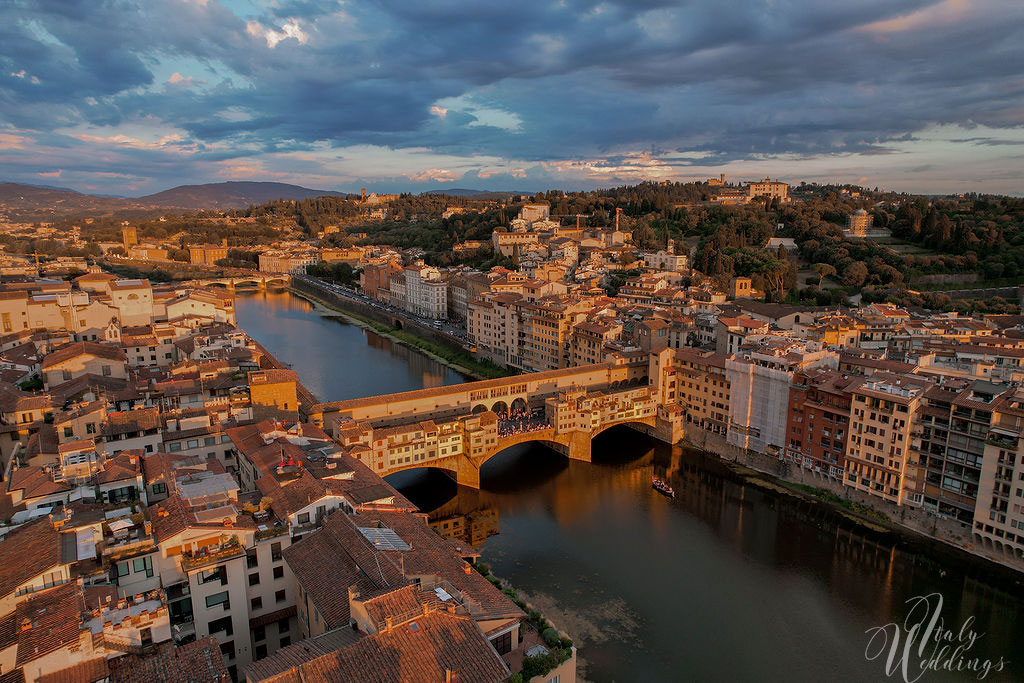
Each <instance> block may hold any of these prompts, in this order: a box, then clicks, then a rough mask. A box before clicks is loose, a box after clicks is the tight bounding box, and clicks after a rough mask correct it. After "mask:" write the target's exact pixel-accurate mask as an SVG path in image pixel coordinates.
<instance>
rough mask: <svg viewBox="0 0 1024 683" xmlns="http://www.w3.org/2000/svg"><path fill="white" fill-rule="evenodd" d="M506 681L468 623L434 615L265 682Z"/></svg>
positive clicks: (503, 671)
mask: <svg viewBox="0 0 1024 683" xmlns="http://www.w3.org/2000/svg"><path fill="white" fill-rule="evenodd" d="M453 674H454V676H453ZM508 675H509V670H508V667H507V666H506V665H505V663H504V662H503V661H502V659H501V657H499V656H498V653H497V652H496V651H495V650H494V648H493V647H491V644H490V643H489V642H488V641H487V638H486V637H485V636H484V634H483V633H482V632H481V631H480V629H479V628H478V627H477V625H476V624H475V623H474V622H473V621H472V620H471V619H468V618H466V617H460V616H456V615H454V614H448V613H447V612H434V613H432V614H428V615H425V616H423V617H420V618H418V619H415V620H413V621H409V622H406V623H404V624H402V625H401V626H398V627H396V628H393V629H391V630H389V631H383V632H380V633H377V634H374V635H371V636H367V637H365V638H363V639H362V640H360V641H359V642H357V643H354V644H353V645H349V646H348V647H346V648H343V649H341V650H338V651H337V652H333V653H331V654H327V655H322V656H320V657H317V658H316V659H313V660H311V661H309V662H306V663H304V664H302V665H300V666H298V667H296V668H295V669H292V670H290V671H288V672H286V673H283V674H280V675H278V676H275V677H274V678H272V679H266V680H273V681H275V682H276V681H310V680H317V681H353V682H355V681H360V682H362V681H367V682H369V681H375V682H376V681H380V682H382V683H383V682H385V681H417V683H444V682H445V681H450V680H458V681H459V682H460V683H497V682H498V681H502V680H504V679H505V678H507V677H508Z"/></svg>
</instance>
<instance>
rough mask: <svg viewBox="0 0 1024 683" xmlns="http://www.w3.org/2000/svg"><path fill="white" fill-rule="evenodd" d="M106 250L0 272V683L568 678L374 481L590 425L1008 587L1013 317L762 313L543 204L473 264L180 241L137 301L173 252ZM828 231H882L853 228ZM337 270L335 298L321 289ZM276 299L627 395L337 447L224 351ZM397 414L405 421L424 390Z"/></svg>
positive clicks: (501, 412) (461, 248) (1019, 521)
mask: <svg viewBox="0 0 1024 683" xmlns="http://www.w3.org/2000/svg"><path fill="white" fill-rule="evenodd" d="M709 184H710V185H712V186H714V187H717V188H719V190H720V191H719V192H718V194H716V195H715V197H716V198H715V200H713V202H712V203H726V204H729V203H744V202H749V201H751V200H753V199H757V198H760V199H761V200H765V199H767V200H768V201H771V202H778V203H789V202H792V201H794V200H793V198H792V197H791V196H790V195H789V192H788V186H787V185H786V183H782V182H779V181H777V180H776V181H773V180H770V179H768V178H766V179H764V180H763V181H758V182H753V183H749V184H747V185H746V186H744V187H741V186H739V185H729V184H726V183H725V178H724V177H722V178H721V179H712V181H710V183H709ZM393 200H394V197H388V196H385V195H380V196H378V195H373V194H371V195H369V196H364V197H363V198H362V199H361V202H362V204H363V205H364V206H363V208H364V209H365V210H366V212H367V213H366V214H365V215H364V217H369V218H372V219H374V220H384V219H386V218H387V217H388V208H389V202H391V201H393ZM469 210H470V209H466V208H464V207H452V209H451V211H450V213H449V217H451V216H459V215H463V214H464V213H465V212H467V211H469ZM563 219H564V220H563ZM122 228H123V229H122V230H121V233H122V242H121V243H111V244H108V245H105V246H104V245H101V246H103V248H104V249H105V250H107V251H110V250H115V249H116V250H117V251H118V254H116V255H111V256H109V258H108V261H107V263H106V265H107V266H108V268H107V269H106V270H104V269H103V268H100V267H98V266H96V265H95V264H94V263H92V262H91V261H92V259H88V260H87V259H85V258H78V257H76V258H74V259H70V258H69V259H68V260H66V261H62V260H60V259H44V261H43V262H40V261H39V260H38V258H37V257H35V256H33V255H27V254H22V255H15V254H7V255H5V256H4V257H3V262H2V264H0V275H2V281H0V335H2V336H0V459H2V466H3V468H2V473H3V482H2V483H3V496H2V497H0V508H2V509H0V519H2V520H3V526H2V527H0V534H2V540H0V584H2V586H3V589H2V590H0V600H2V601H3V605H2V607H0V612H2V613H3V614H2V616H0V623H2V624H3V627H2V628H0V634H2V639H0V640H2V643H0V675H2V677H3V679H4V680H7V677H8V676H9V675H10V676H14V677H16V678H17V680H26V681H44V680H45V681H56V680H82V681H98V680H110V681H137V680H147V675H150V674H148V673H147V672H153V671H161V672H163V674H164V675H165V676H169V677H170V678H172V679H177V680H215V681H228V680H233V681H238V680H247V681H253V682H255V681H300V680H310V678H309V677H313V679H315V677H316V676H324V677H326V678H328V679H333V680H366V679H367V677H368V675H369V674H368V672H369V671H372V672H373V676H374V677H375V680H399V679H405V680H411V678H410V673H409V672H416V676H415V678H416V679H418V680H425V681H428V680H429V681H455V680H458V681H462V682H464V683H465V682H468V681H504V680H519V681H525V680H530V681H535V682H539V681H546V682H550V681H558V683H567V682H569V681H574V680H576V652H575V649H574V647H573V646H572V644H571V642H570V641H569V640H568V635H570V634H563V633H558V632H555V629H553V628H551V629H539V628H537V624H536V623H535V622H536V619H535V618H534V617H533V616H531V614H530V613H529V610H527V609H524V606H523V605H522V604H519V603H518V602H517V601H515V600H513V599H512V598H511V597H510V596H509V594H508V593H507V592H503V590H502V588H503V586H502V584H501V583H500V581H498V580H497V579H494V577H488V576H485V575H484V573H482V572H481V571H478V570H477V568H476V566H475V565H476V560H477V559H478V558H479V552H478V550H477V549H475V548H474V546H473V545H471V544H469V543H465V542H463V541H460V540H458V539H453V538H445V537H442V536H441V535H439V534H438V533H437V530H436V529H435V528H433V527H432V526H431V525H428V523H427V520H426V515H424V514H422V513H420V512H419V511H418V510H417V508H416V506H415V505H413V504H412V503H411V502H410V501H409V500H407V499H406V498H405V497H403V495H401V494H400V493H399V492H398V491H397V490H395V489H394V488H392V487H391V486H390V485H389V484H388V483H387V482H386V481H385V480H384V479H383V475H384V474H386V473H387V472H389V471H391V470H390V469H389V468H392V467H393V466H395V465H396V463H398V464H401V463H402V462H403V459H404V462H406V463H407V462H408V461H409V459H410V457H414V458H416V461H417V462H419V461H420V460H423V461H426V460H429V459H431V458H438V457H442V456H444V457H455V456H457V455H458V456H463V455H464V456H466V457H469V455H470V454H471V453H475V452H476V451H473V450H472V449H486V448H488V447H491V446H494V445H495V444H498V443H499V442H500V441H501V440H502V439H508V438H512V437H515V436H516V435H517V434H519V433H521V432H524V431H528V430H533V429H551V430H554V431H555V432H557V430H559V429H562V428H566V425H570V426H571V425H576V424H582V423H583V422H588V421H589V420H590V416H591V415H593V416H594V417H593V419H594V424H597V421H598V420H599V419H607V420H614V419H619V418H621V416H622V415H624V414H626V412H628V411H634V412H635V413H636V415H635V416H637V417H643V418H644V419H648V420H649V421H650V422H651V424H652V425H658V426H659V427H658V428H660V425H662V424H668V425H670V426H671V427H672V429H671V430H670V431H669V433H671V434H676V433H682V434H683V435H684V437H683V438H685V439H686V440H688V441H690V442H692V443H698V444H700V445H701V447H703V448H705V449H707V450H708V451H710V452H712V453H716V454H718V455H721V456H723V457H727V458H729V459H733V460H735V459H741V458H745V459H746V461H748V462H750V463H752V464H754V465H757V466H759V467H764V466H766V465H765V464H766V463H775V464H785V467H782V468H779V469H778V470H777V471H778V472H779V473H780V476H782V477H784V478H790V479H792V480H794V481H798V482H800V483H804V484H807V483H809V482H810V483H813V484H814V485H815V486H817V487H822V488H826V489H828V490H831V491H834V492H837V494H839V495H842V496H845V497H847V498H849V499H852V500H856V501H858V502H859V503H860V504H863V505H866V506H871V507H873V508H876V509H878V510H880V511H882V512H884V513H886V514H887V515H889V517H890V518H892V519H900V520H903V523H905V524H907V525H908V526H911V527H912V528H915V529H917V530H925V529H927V532H928V533H930V534H934V535H936V536H937V537H939V538H940V539H941V540H944V541H946V542H949V543H953V544H955V545H957V546H958V547H960V548H963V549H965V550H967V551H970V552H973V553H976V554H978V555H981V556H983V557H985V558H988V559H990V560H993V561H996V562H1000V563H1003V564H1006V565H1009V566H1011V567H1014V568H1017V569H1021V568H1024V367H1022V359H1024V315H1020V314H1019V312H1018V313H1017V314H998V315H979V316H976V317H968V316H962V315H957V314H956V313H934V312H929V311H925V310H923V309H914V308H913V307H900V306H897V305H894V304H891V303H861V302H854V301H848V302H846V303H844V304H839V305H829V306H804V305H796V304H786V303H778V302H772V301H765V299H766V298H771V297H770V295H771V292H770V291H764V290H763V289H759V288H758V287H756V286H755V283H754V282H753V281H752V279H751V278H749V277H739V276H737V277H732V278H730V279H729V280H728V281H726V282H723V281H721V280H720V279H715V278H712V277H707V276H705V275H703V274H702V273H700V272H698V271H697V270H696V269H695V267H694V255H695V251H694V245H693V244H686V243H682V242H679V241H676V240H674V239H671V238H667V233H666V240H665V242H664V244H663V245H661V246H660V247H659V248H656V249H650V248H648V249H640V248H639V247H637V246H636V244H635V243H634V236H633V233H632V232H631V230H630V229H627V227H626V226H625V225H624V224H623V223H622V221H621V217H620V214H619V212H615V213H614V214H613V215H612V216H610V217H609V224H608V225H606V226H601V227H594V226H588V225H583V224H581V221H580V219H579V217H577V218H576V220H575V222H574V221H573V220H572V219H571V218H568V217H553V216H552V214H551V206H550V204H549V203H540V202H539V203H526V204H523V205H521V207H520V208H519V210H518V212H517V214H516V215H515V217H510V219H509V220H508V221H507V225H504V226H503V227H501V228H499V229H496V230H494V231H493V233H492V235H491V239H490V241H485V240H476V241H472V242H469V241H467V242H465V243H460V244H459V245H457V246H456V248H455V252H456V253H458V254H465V255H472V254H475V253H478V252H481V251H487V250H490V251H491V252H492V253H493V254H494V255H495V256H498V255H500V256H501V257H503V258H504V259H505V262H504V265H496V266H494V267H491V268H483V269H482V268H477V267H474V266H472V265H469V264H467V263H461V264H456V265H431V264H430V263H429V260H430V259H429V254H427V253H425V250H423V249H419V248H407V249H400V248H398V247H395V246H389V245H386V244H363V243H361V242H363V241H365V240H352V241H351V243H349V244H345V245H343V246H338V245H336V244H329V243H327V242H326V241H325V240H326V238H327V237H328V236H329V235H331V234H334V233H336V232H337V230H327V229H325V230H324V231H322V232H321V233H320V234H319V235H316V236H313V237H310V238H307V239H300V238H298V237H294V236H293V238H291V239H287V240H280V241H277V242H275V243H274V244H270V245H265V246H264V247H261V248H260V251H259V254H258V260H257V261H255V262H253V265H254V266H255V267H253V268H249V269H243V268H228V267H225V266H223V263H224V261H225V260H226V259H228V260H230V258H229V247H228V245H227V243H226V242H223V243H221V244H193V245H190V246H189V247H188V249H187V255H185V256H184V258H187V261H188V265H189V266H191V267H193V268H194V269H195V271H194V272H193V276H194V277H193V278H192V279H190V280H183V281H178V282H174V281H172V282H165V283H160V282H156V281H150V280H149V279H144V278H127V277H123V276H120V275H115V274H111V273H110V272H109V270H110V268H109V266H110V264H111V263H113V264H120V263H130V262H135V261H148V262H154V263H159V262H162V261H164V260H168V255H169V254H170V253H171V252H172V251H173V250H175V249H180V248H181V245H180V243H178V244H177V245H175V243H173V242H172V241H168V242H166V243H164V242H161V241H159V240H150V241H147V240H140V237H139V234H138V232H137V231H136V230H134V229H133V226H132V225H124V226H122ZM845 229H846V231H847V232H848V233H849V234H850V235H851V236H855V237H858V238H861V239H870V238H871V237H872V236H873V235H875V234H876V233H875V232H873V231H875V230H876V229H875V228H874V227H873V226H872V223H871V220H870V216H869V215H868V214H867V213H866V212H864V213H851V215H849V216H848V220H847V225H846V228H845ZM72 239H78V238H77V237H74V238H72ZM778 248H779V249H781V250H782V252H785V249H786V242H785V241H784V240H783V241H780V242H779V244H778ZM336 263H344V264H348V266H350V267H351V273H352V279H351V281H350V282H349V283H345V284H339V283H338V282H336V281H334V280H330V279H326V278H323V277H320V276H317V275H315V274H314V273H316V272H317V271H316V267H318V266H322V265H323V264H336ZM79 271H82V272H84V274H80V275H77V276H75V277H70V276H67V277H62V273H73V272H79ZM823 277H824V276H823V275H821V276H819V278H818V280H819V282H820V281H821V279H822V278H823ZM287 284H291V285H292V286H294V287H296V291H297V292H299V293H300V294H302V295H304V296H312V297H314V298H316V299H317V300H319V301H321V302H326V303H328V304H333V305H338V306H339V307H341V308H342V309H345V308H346V307H351V310H352V311H354V312H356V313H359V312H361V311H362V312H365V311H370V312H371V313H372V312H376V313H375V314H376V315H379V316H382V317H386V318H387V319H389V320H392V321H406V322H407V323H411V325H410V327H409V329H413V330H415V329H422V330H426V331H428V332H429V333H430V336H431V341H432V342H433V343H443V344H447V345H449V346H451V347H453V348H457V349H459V350H463V351H465V352H467V353H470V354H472V356H473V358H475V359H476V360H478V361H480V362H481V363H486V364H487V365H488V367H493V368H494V369H495V370H496V373H497V374H504V375H517V374H520V373H522V374H525V375H527V376H526V377H525V378H524V381H525V382H528V381H530V376H529V374H532V373H550V374H548V375H543V376H542V377H544V378H558V377H568V376H570V375H571V371H572V370H573V369H574V368H588V367H593V368H596V370H595V371H594V372H595V373H597V374H600V372H607V375H606V376H607V377H612V376H613V375H614V376H615V377H619V378H620V379H616V380H615V381H614V386H607V387H604V386H602V387H600V388H598V385H597V384H594V385H592V386H591V385H588V386H585V387H583V388H582V389H580V388H578V387H577V388H559V389H558V390H557V392H555V393H553V394H552V395H549V396H539V395H538V400H540V401H542V403H541V404H540V408H539V409H538V410H537V411H534V412H533V413H530V412H529V410H527V408H526V406H525V405H524V406H523V407H521V408H519V409H518V412H517V410H515V409H513V407H512V406H509V405H505V404H503V403H502V404H501V407H500V408H498V407H497V406H498V404H495V405H494V406H484V409H483V410H482V411H480V412H477V413H475V414H473V415H467V416H460V417H458V418H457V419H454V420H453V421H449V422H442V421H434V420H432V419H426V420H419V419H417V421H415V422H414V423H410V424H402V425H399V424H388V425H384V424H380V423H379V421H378V423H375V422H374V420H373V419H371V418H365V419H364V418H360V417H359V416H358V415H356V416H354V417H353V416H352V415H342V416H340V417H339V418H338V419H336V420H334V421H331V420H328V419H327V418H326V416H327V414H328V413H329V411H330V409H331V408H330V406H329V405H326V404H322V403H320V399H319V398H318V397H316V396H313V395H312V394H311V393H310V391H309V390H308V389H306V387H305V386H304V385H303V383H302V378H301V377H299V376H298V375H297V374H296V373H295V372H294V371H292V370H290V369H289V368H287V367H285V366H284V365H282V364H281V363H280V362H279V361H278V360H277V359H275V358H274V357H273V356H272V355H271V354H269V353H268V352H267V350H266V349H264V348H263V347H262V346H261V345H260V344H259V343H258V342H257V341H256V340H254V339H252V338H251V337H249V336H248V335H247V334H246V332H245V330H242V329H240V328H239V327H237V325H236V320H235V311H234V292H235V291H236V289H238V288H242V287H261V288H266V287H273V286H283V285H287ZM761 284H762V287H763V288H768V287H770V286H771V282H770V281H768V282H762V283H761ZM299 285H301V286H299ZM766 295H767V296H766ZM615 373H618V374H615ZM625 378H628V381H627V380H626V379H625ZM492 381H493V380H492ZM588 381H589V380H588ZM523 386H526V385H523ZM467 391H469V390H467ZM624 391H625V392H629V393H628V395H627V394H624V393H623V392H624ZM410 394H416V395H415V396H407V397H406V399H408V400H410V401H417V400H422V401H424V405H426V404H427V403H429V401H430V399H431V396H432V395H434V394H436V391H435V390H424V392H423V393H422V394H418V393H417V392H410ZM492 395H493V394H492ZM623 396H625V397H626V398H628V401H627V400H619V399H622V397H623ZM351 412H352V411H350V413H351ZM641 413H642V415H641ZM629 415H634V413H633V412H630V413H629ZM581 416H582V417H581ZM584 417H585V419H584ZM588 424H589V422H588ZM410 448H412V449H414V451H413V452H414V455H413V456H409V455H408V453H409V449H410ZM325 560H326V561H325ZM549 631H550V632H549ZM552 633H554V635H552ZM538 662H540V663H543V664H544V666H543V669H542V673H541V674H539V675H534V676H532V677H530V678H527V677H524V675H523V673H522V672H524V671H531V672H532V671H535V670H536V669H534V668H530V667H534V666H535V665H536V666H540V665H539V664H538ZM517 677H518V678H517ZM10 680H15V678H11V679H10Z"/></svg>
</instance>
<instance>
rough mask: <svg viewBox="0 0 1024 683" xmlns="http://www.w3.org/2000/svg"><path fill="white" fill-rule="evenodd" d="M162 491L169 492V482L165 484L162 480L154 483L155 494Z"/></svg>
mask: <svg viewBox="0 0 1024 683" xmlns="http://www.w3.org/2000/svg"><path fill="white" fill-rule="evenodd" d="M160 493H167V484H164V483H162V482H157V483H156V484H153V494H154V495H157V494H160Z"/></svg>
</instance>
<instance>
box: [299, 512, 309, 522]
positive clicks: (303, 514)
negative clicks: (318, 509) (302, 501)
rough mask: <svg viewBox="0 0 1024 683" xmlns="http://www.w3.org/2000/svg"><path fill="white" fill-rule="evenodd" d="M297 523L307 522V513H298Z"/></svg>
mask: <svg viewBox="0 0 1024 683" xmlns="http://www.w3.org/2000/svg"><path fill="white" fill-rule="evenodd" d="M299 524H309V513H308V512H303V513H302V514H301V515H299Z"/></svg>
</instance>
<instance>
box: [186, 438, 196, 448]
mask: <svg viewBox="0 0 1024 683" xmlns="http://www.w3.org/2000/svg"><path fill="white" fill-rule="evenodd" d="M186 446H187V447H188V448H198V447H199V439H189V440H188V443H187V444H186Z"/></svg>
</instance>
